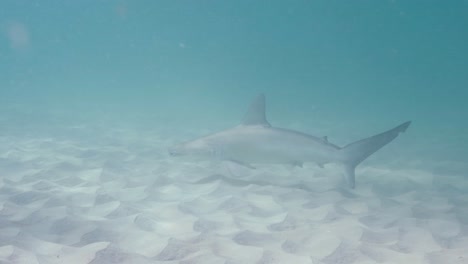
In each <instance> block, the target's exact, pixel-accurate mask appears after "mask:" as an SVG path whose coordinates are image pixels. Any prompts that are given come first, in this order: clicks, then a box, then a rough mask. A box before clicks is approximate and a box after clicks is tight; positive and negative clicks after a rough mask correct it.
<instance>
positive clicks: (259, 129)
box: [169, 94, 411, 188]
mask: <svg viewBox="0 0 468 264" xmlns="http://www.w3.org/2000/svg"><path fill="white" fill-rule="evenodd" d="M410 124H411V121H408V122H405V123H403V124H401V125H399V126H397V127H395V128H392V129H390V130H388V131H386V132H383V133H381V134H378V135H375V136H372V137H368V138H365V139H362V140H359V141H356V142H353V143H351V144H348V145H346V146H344V147H339V146H337V145H335V144H332V143H330V142H329V141H328V139H327V137H315V136H311V135H308V134H305V133H302V132H297V131H294V130H289V129H284V128H277V127H273V126H271V125H270V123H269V122H268V121H267V119H266V115H265V95H264V94H260V95H258V96H257V97H256V99H255V100H254V101H253V102H252V103H251V105H250V108H249V109H248V111H247V113H246V114H245V116H244V119H243V121H242V123H241V124H240V125H238V126H235V127H233V128H230V129H227V130H223V131H220V132H217V133H214V134H211V135H208V136H204V137H201V138H198V139H195V140H192V141H188V142H185V143H181V144H177V145H175V146H173V147H171V148H169V154H170V155H171V156H187V155H188V156H196V157H202V158H204V159H219V160H229V161H233V162H235V163H238V164H242V165H244V166H247V167H250V168H254V167H253V166H252V165H251V164H255V163H257V164H259V163H266V164H292V165H297V166H302V164H303V163H304V162H313V163H316V164H317V165H319V166H320V167H323V165H324V164H327V163H337V164H340V165H342V166H341V167H343V168H344V170H343V171H344V176H345V179H346V181H347V183H348V185H349V186H350V187H351V188H354V187H355V168H356V166H357V165H358V164H360V163H361V162H362V161H364V160H365V159H366V158H367V157H369V156H370V155H371V154H373V153H374V152H376V151H377V150H379V149H380V148H382V147H383V146H385V145H386V144H388V143H389V142H390V141H392V140H393V139H395V138H396V137H397V136H398V135H399V134H400V133H402V132H405V131H406V129H407V128H408V126H409V125H410Z"/></svg>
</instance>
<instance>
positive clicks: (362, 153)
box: [341, 121, 411, 188]
mask: <svg viewBox="0 0 468 264" xmlns="http://www.w3.org/2000/svg"><path fill="white" fill-rule="evenodd" d="M410 124H411V121H408V122H405V123H403V124H401V125H399V126H397V127H395V128H392V129H390V130H388V131H386V132H383V133H381V134H378V135H375V136H372V137H369V138H365V139H362V140H359V141H356V142H353V143H351V144H349V145H347V146H345V147H343V148H342V149H341V153H342V155H343V156H342V158H343V163H344V167H345V172H344V173H345V177H346V181H347V182H348V184H349V186H350V187H351V188H354V186H355V180H354V170H355V168H356V166H357V165H359V163H361V162H362V161H364V160H365V159H366V158H367V157H369V156H370V155H372V154H373V153H374V152H376V151H377V150H379V149H380V148H382V147H383V146H385V145H387V144H388V143H390V142H391V141H392V140H393V139H395V138H396V137H397V136H398V135H399V134H400V133H402V132H405V131H406V129H407V128H408V126H409V125H410Z"/></svg>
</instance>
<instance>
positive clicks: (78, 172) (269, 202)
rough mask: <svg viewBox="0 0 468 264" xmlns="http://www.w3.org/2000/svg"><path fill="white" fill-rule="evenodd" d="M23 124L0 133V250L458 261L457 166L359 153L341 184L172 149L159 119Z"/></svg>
mask: <svg viewBox="0 0 468 264" xmlns="http://www.w3.org/2000/svg"><path fill="white" fill-rule="evenodd" d="M5 122H6V121H4V122H3V123H2V127H7V124H6V123H5ZM25 129H27V130H28V131H29V132H28V133H25V132H24V131H23V132H21V133H16V132H15V131H14V130H11V131H9V130H8V129H7V130H6V131H3V132H2V133H1V136H0V263H21V264H24V263H26V264H29V263H31V264H36V263H41V264H42V263H67V264H72V263H76V264H83V263H93V264H97V263H100V264H102V263H132V264H140V263H141V264H143V263H186V264H188V263H202V264H211V263H213V264H215V263H216V264H217V263H220V264H222V263H225V264H227V263H229V264H233V263H239V264H241V263H265V264H266V263H295V264H302V263H324V264H338V263H340V264H351V263H360V264H364V263H395V264H404V263H411V264H415V263H434V264H436V263H441V264H442V263H443V264H446V263H453V264H457V263H460V264H461V263H468V192H467V190H468V181H467V180H466V179H465V180H463V179H462V175H457V174H456V173H452V174H443V173H438V172H436V171H434V170H431V171H424V170H420V169H402V168H400V167H399V166H398V164H394V163H390V164H391V165H386V166H383V165H373V164H372V163H370V164H369V163H366V164H364V165H363V166H360V167H359V169H358V171H357V175H358V176H357V188H356V189H355V190H350V189H348V188H346V187H345V186H343V185H342V182H341V178H340V175H339V171H338V169H337V168H336V167H334V166H326V167H325V168H324V169H321V168H318V167H317V166H315V165H313V164H306V165H305V166H304V167H303V168H298V167H289V166H276V165H275V166H258V167H257V169H255V170H251V169H247V168H242V167H239V166H238V165H235V164H230V163H228V162H223V163H217V162H209V161H206V162H197V163H195V162H191V161H186V160H183V159H180V158H172V157H170V156H169V155H167V153H166V148H167V147H168V146H169V145H170V144H171V143H173V142H175V141H176V140H177V139H180V138H183V137H184V136H180V135H171V134H170V133H168V132H167V131H165V132H164V133H163V132H161V133H159V132H158V131H156V130H155V131H147V132H145V133H142V132H141V131H140V130H138V129H137V128H128V129H123V128H114V127H106V126H102V127H99V126H86V125H82V126H69V127H61V128H60V129H61V131H62V132H61V133H55V134H53V133H47V132H44V131H45V130H41V129H38V130H37V131H36V130H35V129H34V127H26V128H25ZM60 129H59V130H60ZM52 130H53V129H50V131H52ZM395 142H397V141H395ZM383 151H385V150H382V152H383ZM376 155H377V154H376Z"/></svg>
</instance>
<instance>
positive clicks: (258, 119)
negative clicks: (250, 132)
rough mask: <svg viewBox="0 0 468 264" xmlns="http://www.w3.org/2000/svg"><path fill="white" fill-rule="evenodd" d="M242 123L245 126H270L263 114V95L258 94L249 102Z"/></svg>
mask: <svg viewBox="0 0 468 264" xmlns="http://www.w3.org/2000/svg"><path fill="white" fill-rule="evenodd" d="M242 124H243V125H246V126H252V125H261V126H266V127H270V126H271V125H270V123H268V121H267V120H266V115H265V95H264V94H259V95H258V96H257V97H256V98H255V100H253V102H252V103H251V104H250V107H249V110H247V113H246V114H245V116H244V120H242Z"/></svg>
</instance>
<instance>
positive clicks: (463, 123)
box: [0, 0, 468, 186]
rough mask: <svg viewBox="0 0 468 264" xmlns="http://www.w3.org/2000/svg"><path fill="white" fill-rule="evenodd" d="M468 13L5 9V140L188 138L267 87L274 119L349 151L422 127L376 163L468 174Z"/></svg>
mask: <svg viewBox="0 0 468 264" xmlns="http://www.w3.org/2000/svg"><path fill="white" fill-rule="evenodd" d="M467 14H468V1H466V0H449V1H433V0H414V1H401V0H386V1H373V0H359V1H337V0H316V1H306V0H303V1H300V0H293V1H277V0H275V1H273V0H272V1H249V0H236V1H214V0H201V1H178V0H174V1H153V0H141V1H123V0H122V1H110V0H109V1H104V0H102V1H96V0H77V1H60V0H49V1H39V0H4V1H2V2H1V4H0V111H1V112H0V137H13V136H14V137H22V138H23V139H28V138H31V139H34V138H50V139H52V140H54V139H57V140H58V139H60V140H67V139H77V138H86V140H88V141H89V142H93V138H94V140H95V141H96V142H97V141H99V140H106V139H105V138H106V136H105V134H106V131H107V130H106V128H109V131H110V130H111V129H116V128H130V129H131V130H132V131H135V133H136V134H138V133H140V135H150V134H151V133H153V132H154V133H161V137H163V138H164V139H165V140H168V142H177V141H181V140H186V139H189V138H190V137H194V136H200V135H202V134H204V133H208V132H213V131H216V130H218V129H222V128H226V127H229V126H232V125H235V124H237V123H238V122H239V120H240V119H241V118H242V115H243V114H244V112H245V109H246V107H247V106H248V103H249V102H250V100H251V99H252V98H254V97H255V96H256V95H257V94H258V93H260V92H263V93H265V94H266V96H267V111H268V116H269V120H270V122H271V123H272V124H273V125H277V126H280V127H289V128H293V129H297V130H301V131H304V132H310V133H313V134H317V135H318V136H322V135H327V136H328V137H329V139H330V141H332V142H336V143H337V144H339V145H344V144H347V143H349V142H351V141H354V140H357V139H360V138H362V137H367V136H370V135H373V134H376V133H379V132H382V131H385V130H387V129H390V128H392V127H394V126H396V125H398V124H400V123H402V122H405V121H407V120H412V121H413V123H412V126H411V127H410V128H409V129H408V131H407V133H405V134H403V135H402V136H401V137H399V138H398V139H397V140H396V141H395V142H392V144H390V145H389V146H388V147H387V148H386V150H385V151H384V150H382V151H381V152H379V154H378V155H377V154H376V156H375V157H371V158H370V160H369V162H370V163H368V164H378V165H381V166H385V165H386V164H393V163H395V162H397V163H398V164H399V165H398V166H400V167H401V168H406V169H415V170H421V171H426V172H429V173H436V174H438V175H457V177H458V176H459V177H461V179H464V180H465V181H468V177H467V170H468V165H467V164H468V104H467V103H466V101H467V99H468V48H467V47H468V31H467V28H468V16H467ZM80 126H99V127H100V128H99V130H96V131H100V133H102V134H99V135H93V132H92V131H85V132H83V130H80V129H78V128H77V127H80ZM75 128H77V129H75ZM185 131H191V132H185ZM113 136H115V137H118V136H119V135H118V134H113ZM99 142H100V143H102V142H103V141H99ZM110 144H111V143H110ZM0 154H1V153H0ZM161 155H162V154H161ZM437 181H441V180H440V179H439V180H437ZM465 186H466V185H465Z"/></svg>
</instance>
